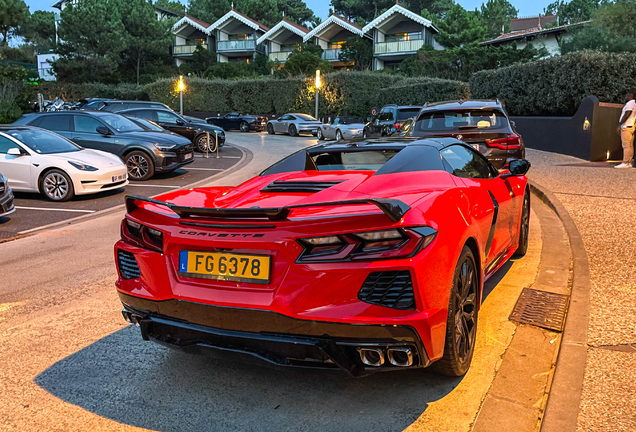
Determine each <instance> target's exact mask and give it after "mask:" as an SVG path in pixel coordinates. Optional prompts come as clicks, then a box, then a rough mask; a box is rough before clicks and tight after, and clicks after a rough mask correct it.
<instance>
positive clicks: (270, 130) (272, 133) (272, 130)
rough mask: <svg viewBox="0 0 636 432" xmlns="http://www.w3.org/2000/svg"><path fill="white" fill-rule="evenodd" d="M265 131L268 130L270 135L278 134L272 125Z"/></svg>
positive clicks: (268, 124) (268, 125) (269, 124)
mask: <svg viewBox="0 0 636 432" xmlns="http://www.w3.org/2000/svg"><path fill="white" fill-rule="evenodd" d="M265 129H267V133H268V134H270V135H275V134H276V132H274V126H273V125H272V124H271V123H267V127H266V128H265Z"/></svg>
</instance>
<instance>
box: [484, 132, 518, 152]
mask: <svg viewBox="0 0 636 432" xmlns="http://www.w3.org/2000/svg"><path fill="white" fill-rule="evenodd" d="M486 145H487V146H488V147H494V148H498V149H501V150H517V149H519V148H521V138H520V137H519V135H510V136H508V137H506V138H498V139H490V140H488V139H487V140H486Z"/></svg>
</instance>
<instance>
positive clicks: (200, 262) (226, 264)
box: [179, 251, 270, 284]
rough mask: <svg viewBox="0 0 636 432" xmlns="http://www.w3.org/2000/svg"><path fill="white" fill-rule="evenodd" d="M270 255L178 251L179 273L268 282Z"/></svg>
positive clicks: (208, 277)
mask: <svg viewBox="0 0 636 432" xmlns="http://www.w3.org/2000/svg"><path fill="white" fill-rule="evenodd" d="M269 269H270V257H269V256H267V255H242V254H232V253H225V252H195V251H180V252H179V275H180V276H189V277H196V278H204V279H217V280H227V281H237V282H253V283H260V284H267V283H269Z"/></svg>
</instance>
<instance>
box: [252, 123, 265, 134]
mask: <svg viewBox="0 0 636 432" xmlns="http://www.w3.org/2000/svg"><path fill="white" fill-rule="evenodd" d="M266 126H267V122H260V121H258V122H254V123H250V130H253V131H258V132H260V131H264V130H265V127H266Z"/></svg>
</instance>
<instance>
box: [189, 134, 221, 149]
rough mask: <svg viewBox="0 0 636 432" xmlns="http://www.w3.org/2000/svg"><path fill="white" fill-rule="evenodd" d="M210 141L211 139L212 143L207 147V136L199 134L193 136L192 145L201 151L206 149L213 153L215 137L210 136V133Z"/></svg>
mask: <svg viewBox="0 0 636 432" xmlns="http://www.w3.org/2000/svg"><path fill="white" fill-rule="evenodd" d="M210 141H212V143H211V145H210V148H209V149H208V138H207V136H206V134H199V135H197V136H196V137H194V147H195V148H196V149H197V150H198V151H200V152H201V153H205V152H206V151H209V152H210V153H214V152H215V151H216V139H214V138H213V137H212V134H210Z"/></svg>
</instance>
